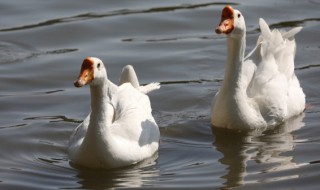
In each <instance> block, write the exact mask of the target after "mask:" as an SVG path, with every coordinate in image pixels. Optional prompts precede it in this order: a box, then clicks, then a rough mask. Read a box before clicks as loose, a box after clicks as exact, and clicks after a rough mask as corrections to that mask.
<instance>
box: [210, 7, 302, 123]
mask: <svg viewBox="0 0 320 190" xmlns="http://www.w3.org/2000/svg"><path fill="white" fill-rule="evenodd" d="M259 24H260V29H261V35H260V36H259V38H258V40H257V45H256V47H255V48H254V49H253V50H252V51H251V52H250V53H249V54H248V56H247V57H246V58H244V50H245V34H246V27H245V21H244V18H243V16H242V14H241V13H240V12H239V11H238V10H234V9H233V8H232V7H230V6H227V7H225V8H224V9H223V11H222V18H221V23H220V25H219V27H217V29H216V32H217V33H218V34H220V33H225V34H226V35H227V38H228V57H227V64H226V71H225V76H224V81H223V84H222V87H221V89H220V91H219V92H218V93H217V94H216V96H215V97H214V99H213V104H212V115H211V123H212V124H213V125H214V126H216V127H225V128H233V129H253V128H258V127H268V126H276V125H279V124H281V123H283V122H284V121H285V120H287V119H289V118H291V117H293V116H295V115H298V114H300V113H301V112H303V110H304V109H305V94H304V93H303V90H302V88H301V87H300V84H299V81H298V79H297V77H296V75H295V73H294V56H295V53H296V43H295V39H294V35H295V34H296V33H298V32H299V31H300V30H301V29H302V27H296V28H293V29H292V30H290V31H288V32H283V31H279V30H277V29H274V30H272V31H271V30H270V28H269V26H268V25H267V23H266V22H265V21H264V20H263V19H262V18H260V21H259Z"/></svg>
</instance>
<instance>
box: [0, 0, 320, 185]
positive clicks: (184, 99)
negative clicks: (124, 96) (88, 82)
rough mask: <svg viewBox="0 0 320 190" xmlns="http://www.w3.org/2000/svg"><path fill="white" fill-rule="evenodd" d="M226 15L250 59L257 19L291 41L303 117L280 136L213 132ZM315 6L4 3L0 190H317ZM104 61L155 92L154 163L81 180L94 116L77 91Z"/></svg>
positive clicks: (192, 0)
mask: <svg viewBox="0 0 320 190" xmlns="http://www.w3.org/2000/svg"><path fill="white" fill-rule="evenodd" d="M226 4H231V5H232V6H234V7H235V8H236V9H239V10H240V11H242V13H243V15H244V16H245V19H246V24H247V52H248V51H249V50H250V49H252V48H253V46H254V44H255V41H256V39H257V36H258V35H259V28H258V18H259V17H263V18H264V19H265V20H266V21H267V22H268V23H269V24H270V25H271V27H272V28H280V29H285V30H288V29H290V28H292V27H294V26H303V27H304V29H303V30H302V31H301V32H300V33H299V34H298V35H297V36H296V41H297V44H298V45H297V55H296V61H295V63H296V73H297V75H298V77H299V79H300V82H301V85H302V87H303V89H304V91H305V93H306V95H307V103H308V105H309V106H308V109H307V110H306V111H305V113H304V114H303V115H300V116H298V117H296V118H293V119H291V120H290V121H288V122H287V123H285V124H284V125H283V126H281V127H279V128H277V129H273V130H268V131H260V132H259V131H257V132H252V133H239V132H232V131H225V130H218V129H213V130H212V129H211V126H210V122H209V113H210V103H211V99H212V97H213V95H214V94H215V93H216V92H217V90H218V89H219V87H220V86H221V81H222V79H223V74H224V62H225V59H226V38H225V37H224V36H218V35H216V34H214V27H215V26H216V25H217V24H218V23H219V21H220V13H221V10H222V8H223V7H224V6H225V5H226ZM319 9H320V1H319V0H309V1H295V0H283V1H276V0H271V1H262V0H259V1H256V0H254V1H253V0H246V1H241V2H240V1H239V2H238V1H228V2H221V1H208V0H197V1H196V0H183V1H182V0H170V1H169V0H162V1H146V0H135V1H131V0H130V1H129V0H125V1H117V2H116V1H102V0H94V1H90V2H88V1H72V0H71V1H63V0H55V1H47V2H45V1H36V0H26V1H19V0H11V1H6V2H0V16H1V18H2V19H1V23H0V68H1V69H0V70H1V74H0V79H1V80H0V81H1V82H0V89H1V91H0V105H1V106H0V116H1V120H0V150H1V151H0V189H7V190H9V189H109V188H110V189H112V188H115V189H117V188H137V189H139V188H144V189H166V188H167V189H295V190H296V189H303V190H308V189H310V190H311V189H317V188H318V187H319V185H320V183H319V177H320V151H319V147H320V138H319V134H320V128H319V121H320V120H319V118H320V98H319V95H320V88H319V81H320V75H319V72H320V63H319V59H320V54H319V50H320V45H319V40H318V37H319V31H320V22H319V21H320V13H319ZM87 56H97V57H100V58H101V59H102V60H103V61H104V63H105V64H106V66H107V69H108V76H109V78H110V79H111V80H112V81H114V82H115V83H117V81H118V80H119V75H120V72H121V69H122V67H123V66H125V65H127V64H131V65H133V66H134V67H135V69H136V70H137V73H138V75H139V78H140V82H141V83H142V84H146V83H149V82H153V81H159V82H161V83H162V88H161V89H160V90H159V91H156V92H152V93H151V94H150V99H151V101H152V107H153V113H154V116H155V119H156V121H157V122H158V124H159V126H160V131H161V141H160V149H159V153H158V158H157V159H156V160H155V161H154V162H146V163H143V164H140V165H137V166H133V167H128V168H124V169H117V170H111V171H92V170H86V169H80V168H74V167H72V166H71V165H70V164H69V159H68V157H67V153H66V146H67V143H68V138H69V136H70V134H71V132H72V131H73V129H74V128H75V127H76V126H77V125H78V124H79V123H80V122H81V121H82V120H83V119H84V118H85V116H86V115H87V114H88V113H89V111H90V107H89V106H90V102H89V100H90V98H89V89H88V88H81V89H76V88H74V87H73V80H74V79H75V78H76V76H77V75H78V72H79V70H80V65H81V62H82V60H83V59H84V58H85V57H87Z"/></svg>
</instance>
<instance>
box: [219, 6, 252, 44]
mask: <svg viewBox="0 0 320 190" xmlns="http://www.w3.org/2000/svg"><path fill="white" fill-rule="evenodd" d="M216 33H217V34H222V33H223V34H226V35H227V36H230V37H234V38H237V37H242V36H243V35H244V34H245V33H246V24H245V21H244V18H243V15H242V14H241V12H240V11H238V10H236V9H233V8H232V7H231V6H229V5H228V6H226V7H225V8H224V9H223V10H222V13H221V21H220V24H219V26H218V27H217V28H216Z"/></svg>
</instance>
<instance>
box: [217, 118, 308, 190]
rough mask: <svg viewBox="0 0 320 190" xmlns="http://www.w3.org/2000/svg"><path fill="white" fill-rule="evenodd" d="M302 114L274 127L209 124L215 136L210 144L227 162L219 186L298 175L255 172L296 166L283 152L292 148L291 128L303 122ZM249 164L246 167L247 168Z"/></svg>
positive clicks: (222, 161) (266, 171)
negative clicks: (241, 129) (233, 128)
mask: <svg viewBox="0 0 320 190" xmlns="http://www.w3.org/2000/svg"><path fill="white" fill-rule="evenodd" d="M303 118H304V114H303V115H300V116H298V117H296V118H292V119H290V120H289V121H287V122H286V123H284V124H283V125H281V126H278V127H277V128H275V129H268V130H265V131H251V132H235V131H230V130H226V129H219V128H212V133H213V136H214V137H215V142H214V144H213V145H214V146H215V147H216V149H217V150H218V151H220V152H221V153H222V154H223V157H222V158H221V159H219V162H220V163H221V164H223V165H225V166H227V173H226V174H225V175H223V176H221V178H223V179H225V180H226V182H225V183H224V187H223V188H222V189H225V188H232V187H237V186H241V185H244V184H248V183H258V182H265V181H268V180H273V181H276V180H278V181H279V180H285V179H293V178H298V177H299V176H297V175H291V176H290V175H288V176H281V177H275V178H273V179H272V178H267V179H263V176H259V174H262V173H273V172H277V171H284V170H288V169H293V168H297V167H299V165H298V164H296V163H295V162H294V157H293V156H290V155H288V156H287V155H284V153H286V152H290V151H293V150H294V147H295V144H296V141H295V138H296V137H295V134H294V133H293V131H295V130H298V129H300V128H301V127H303V126H304V125H305V124H304V123H303V122H302V120H303ZM248 162H254V163H255V164H257V165H258V168H259V169H258V171H251V170H252V168H251V167H252V165H253V164H252V163H250V164H249V163H248ZM249 165H250V168H248V166H249ZM253 168H254V167H253ZM257 174H258V175H257ZM252 178H253V179H252ZM255 178H257V179H255Z"/></svg>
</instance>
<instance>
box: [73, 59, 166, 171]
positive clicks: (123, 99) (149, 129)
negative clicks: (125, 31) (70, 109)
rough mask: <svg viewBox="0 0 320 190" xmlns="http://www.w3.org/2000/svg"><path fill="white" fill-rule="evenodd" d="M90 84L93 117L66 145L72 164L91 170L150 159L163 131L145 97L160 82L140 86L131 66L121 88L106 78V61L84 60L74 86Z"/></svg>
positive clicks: (79, 127) (157, 87) (81, 126)
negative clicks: (160, 129)
mask: <svg viewBox="0 0 320 190" xmlns="http://www.w3.org/2000/svg"><path fill="white" fill-rule="evenodd" d="M86 84H89V85H90V91H91V113H90V114H89V115H88V116H87V118H86V119H85V120H84V121H83V122H82V123H81V124H80V125H79V126H78V127H77V128H76V129H75V131H74V132H73V134H72V136H71V138H70V141H69V147H68V154H69V157H70V160H71V162H72V163H74V164H76V165H80V166H84V167H88V168H96V169H98V168H102V169H109V168H117V167H123V166H128V165H132V164H135V163H138V162H140V161H142V160H144V159H147V158H149V157H152V156H153V155H154V154H155V153H156V151H157V150H158V146H159V137H160V133H159V128H158V126H157V124H156V122H155V120H154V118H153V116H152V114H151V106H150V100H149V97H148V96H147V95H146V93H148V92H150V91H152V90H155V89H159V88H160V85H159V83H151V84H149V85H146V86H139V81H138V78H137V76H136V74H135V71H134V70H133V67H132V66H126V67H124V69H123V71H122V76H121V79H120V85H119V86H117V85H115V84H113V83H112V82H111V81H109V80H108V78H107V72H106V68H105V66H104V64H103V63H102V61H101V60H100V59H98V58H95V57H88V58H86V59H84V61H83V63H82V67H81V71H80V75H79V78H78V79H77V80H76V81H75V82H74V85H75V86H76V87H82V86H84V85H86Z"/></svg>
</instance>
